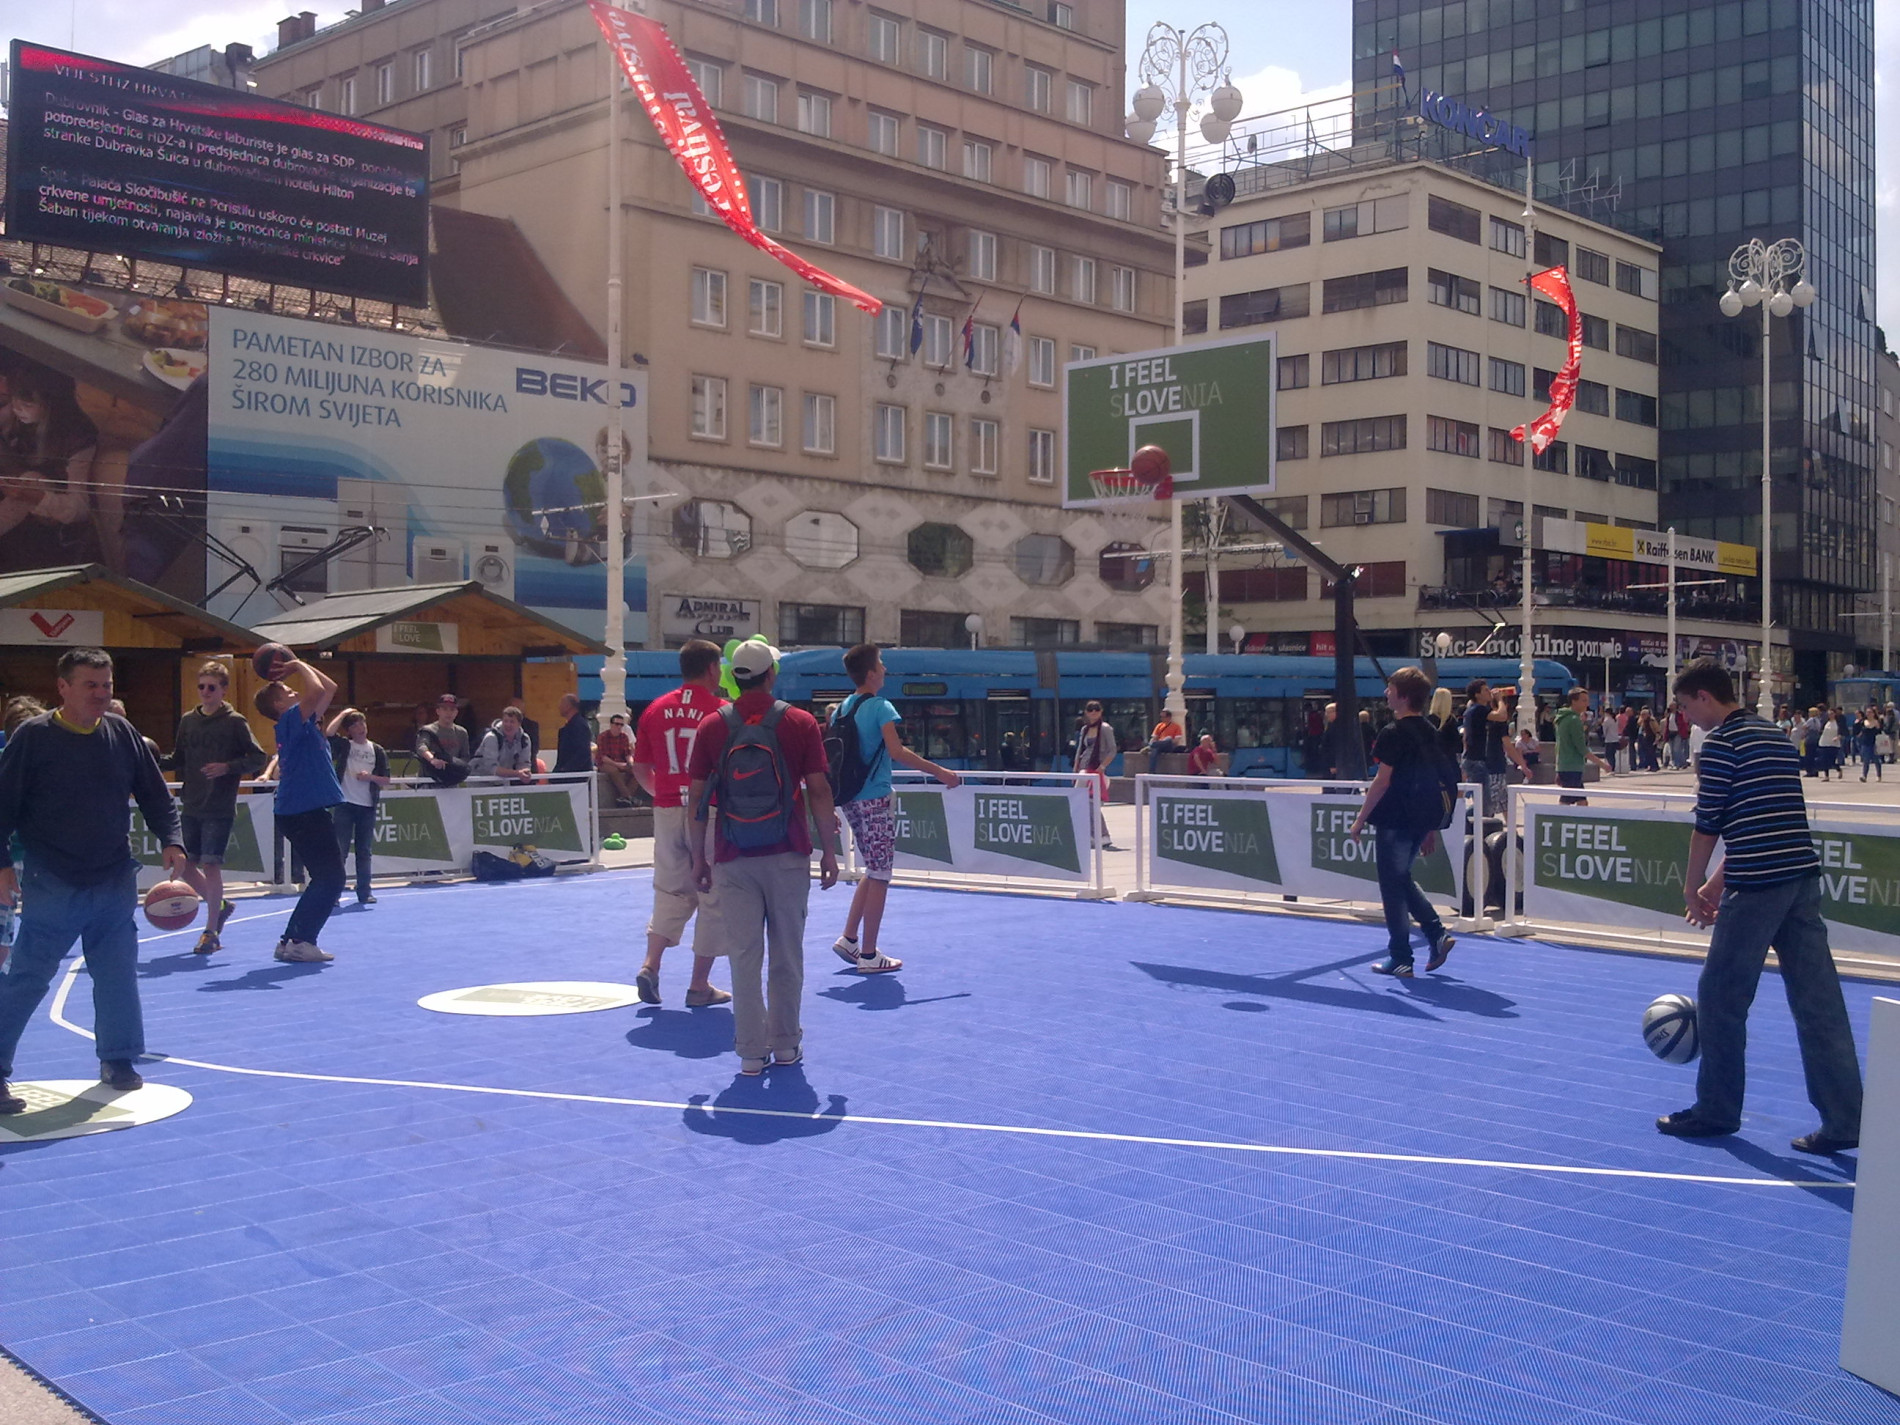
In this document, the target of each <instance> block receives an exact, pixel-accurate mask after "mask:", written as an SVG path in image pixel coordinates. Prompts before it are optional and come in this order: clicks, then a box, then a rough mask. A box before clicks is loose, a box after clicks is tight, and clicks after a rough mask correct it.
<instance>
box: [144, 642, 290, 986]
mask: <svg viewBox="0 0 1900 1425" xmlns="http://www.w3.org/2000/svg"><path fill="white" fill-rule="evenodd" d="M230 690H231V668H230V665H229V664H226V663H221V662H219V661H217V660H216V659H213V660H212V661H211V662H209V663H206V664H204V665H202V666H201V667H200V668H199V669H198V706H197V707H195V708H193V709H192V710H191V711H190V712H188V713H186V714H185V715H184V716H183V717H182V718H180V719H179V720H178V733H177V735H176V736H175V737H174V738H173V739H172V750H171V754H170V755H169V756H168V757H162V758H160V759H159V762H160V765H161V766H165V767H170V768H171V769H172V770H173V771H175V772H177V774H178V780H179V782H180V783H181V786H180V788H179V796H178V825H179V830H180V834H181V836H182V837H183V844H184V847H185V854H186V855H187V856H189V857H190V858H191V864H190V865H189V866H187V867H186V868H185V872H184V876H183V879H184V881H185V883H186V884H187V885H189V886H190V887H191V888H192V889H193V890H194V891H196V892H197V893H198V894H199V896H200V897H202V898H203V900H204V903H205V928H204V931H203V932H202V933H201V934H200V935H199V936H198V943H197V944H196V945H193V946H192V947H191V949H192V953H193V954H197V955H211V954H214V953H216V952H217V951H218V950H220V949H221V948H223V944H222V941H221V939H220V936H222V934H223V933H224V923H225V922H226V921H227V920H229V919H230V918H231V913H232V912H233V911H234V910H236V909H237V907H236V906H234V905H233V904H232V903H231V902H230V901H228V900H226V899H225V898H224V855H225V852H226V851H227V850H228V849H229V848H230V844H231V828H232V827H233V826H235V825H236V823H237V796H238V783H240V782H242V781H243V780H244V779H245V778H246V777H255V776H256V775H257V774H258V773H259V772H261V771H263V770H264V764H265V763H266V762H267V761H269V760H270V758H269V754H267V753H266V752H265V751H264V749H263V748H261V747H259V746H258V745H257V738H256V737H254V736H253V735H252V734H251V725H250V723H248V722H246V721H245V720H244V715H243V714H242V713H240V712H239V711H238V710H237V709H236V708H234V707H232V706H231V704H230V703H228V702H226V701H225V698H226V696H227V695H228V694H229V693H230Z"/></svg>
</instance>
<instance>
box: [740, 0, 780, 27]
mask: <svg viewBox="0 0 1900 1425" xmlns="http://www.w3.org/2000/svg"><path fill="white" fill-rule="evenodd" d="M745 17H746V18H747V19H748V20H752V21H755V22H757V23H758V24H761V25H776V24H777V23H778V0H745Z"/></svg>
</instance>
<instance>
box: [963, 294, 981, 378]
mask: <svg viewBox="0 0 1900 1425" xmlns="http://www.w3.org/2000/svg"><path fill="white" fill-rule="evenodd" d="M981 304H982V299H981V298H979V299H978V305H979V306H980V305H981ZM963 364H964V366H965V367H973V366H975V365H976V307H972V308H970V315H969V316H967V317H965V318H964V319H963Z"/></svg>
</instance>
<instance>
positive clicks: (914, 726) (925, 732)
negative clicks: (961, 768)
mask: <svg viewBox="0 0 1900 1425" xmlns="http://www.w3.org/2000/svg"><path fill="white" fill-rule="evenodd" d="M897 711H898V712H899V713H900V714H901V715H902V716H903V719H904V721H903V725H902V726H901V727H899V729H898V731H899V732H900V733H901V734H902V735H903V738H904V742H905V745H906V746H908V747H909V748H910V749H911V750H912V751H914V752H916V753H919V754H920V755H922V756H924V757H927V758H929V759H930V760H931V761H933V762H935V761H939V760H941V759H943V758H945V757H954V758H963V757H968V756H971V755H973V754H972V752H971V750H970V742H971V738H970V736H969V734H968V731H967V729H966V728H965V726H964V720H963V709H962V708H961V707H960V706H958V705H957V704H956V703H921V702H912V701H909V700H907V699H905V700H900V701H899V702H898V704H897ZM974 755H979V756H980V755H981V754H980V753H978V754H974Z"/></svg>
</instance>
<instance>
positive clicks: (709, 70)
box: [455, 50, 726, 109]
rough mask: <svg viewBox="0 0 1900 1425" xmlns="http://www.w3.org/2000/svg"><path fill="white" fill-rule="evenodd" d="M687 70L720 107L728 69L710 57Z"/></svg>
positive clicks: (690, 63) (692, 61)
mask: <svg viewBox="0 0 1900 1425" xmlns="http://www.w3.org/2000/svg"><path fill="white" fill-rule="evenodd" d="M455 53H456V58H458V59H459V58H461V54H462V52H461V51H460V50H457V51H456V52H455ZM686 72H687V73H688V74H690V75H692V76H693V83H695V84H697V85H698V86H699V92H700V93H701V94H704V95H705V96H706V102H707V103H708V104H710V105H712V106H713V107H714V108H715V109H717V108H719V107H720V105H721V103H722V102H723V100H722V98H721V91H722V90H723V89H724V87H725V80H726V71H725V70H724V68H722V67H721V66H719V65H717V64H714V63H713V62H712V61H711V60H710V59H692V58H688V59H687V61H686Z"/></svg>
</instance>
